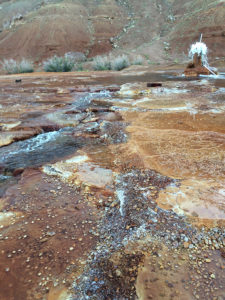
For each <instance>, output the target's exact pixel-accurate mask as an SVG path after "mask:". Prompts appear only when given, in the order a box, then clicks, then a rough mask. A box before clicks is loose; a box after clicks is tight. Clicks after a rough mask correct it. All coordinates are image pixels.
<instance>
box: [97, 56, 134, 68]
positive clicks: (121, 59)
mask: <svg viewBox="0 0 225 300" xmlns="http://www.w3.org/2000/svg"><path fill="white" fill-rule="evenodd" d="M129 65H130V61H129V58H128V56H127V55H125V54H122V55H119V56H117V57H113V56H112V55H108V56H96V57H95V58H94V59H93V68H94V70H96V71H104V70H115V71H120V70H122V69H124V68H127V67H129Z"/></svg>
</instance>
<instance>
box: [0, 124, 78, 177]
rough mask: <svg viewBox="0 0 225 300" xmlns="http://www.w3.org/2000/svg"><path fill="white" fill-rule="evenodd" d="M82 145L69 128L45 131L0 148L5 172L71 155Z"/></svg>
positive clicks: (1, 162) (0, 157)
mask: <svg viewBox="0 0 225 300" xmlns="http://www.w3.org/2000/svg"><path fill="white" fill-rule="evenodd" d="M82 146H83V142H82V141H81V139H78V138H73V136H72V135H71V130H70V129H68V128H67V129H62V130H59V131H53V132H48V133H43V134H40V135H38V136H36V137H33V138H31V139H28V140H25V141H19V142H15V143H13V144H11V145H9V146H7V147H2V148H0V165H2V166H3V170H4V172H5V173H7V172H12V171H13V170H15V169H18V168H26V167H29V166H32V167H37V166H41V165H43V164H45V163H47V162H52V161H54V160H56V159H57V158H61V157H65V156H66V155H70V154H72V153H74V152H76V151H77V149H79V148H80V147H82Z"/></svg>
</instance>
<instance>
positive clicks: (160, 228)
mask: <svg viewBox="0 0 225 300" xmlns="http://www.w3.org/2000/svg"><path fill="white" fill-rule="evenodd" d="M82 74H83V75H82ZM117 74H118V73H117ZM110 76H111V77H109V74H108V73H102V74H101V76H100V77H98V75H96V74H95V73H91V74H89V73H86V74H84V73H81V75H79V77H77V76H76V74H71V75H70V76H69V75H68V74H66V75H57V76H55V75H54V76H53V75H52V76H49V77H48V76H47V75H45V76H43V77H42V76H38V77H37V76H36V75H32V76H31V77H29V76H24V77H22V82H20V83H15V82H14V80H15V79H16V77H13V76H11V77H2V78H1V81H0V85H1V95H0V108H1V112H0V117H1V123H0V126H1V127H0V128H1V131H0V146H1V147H0V197H1V199H0V209H1V212H0V298H1V299H7V300H9V299H17V300H20V299H23V300H24V299H48V300H53V299H58V300H59V299H79V300H81V299H96V300H97V299H124V300H125V299H144V300H145V299H146V300H147V299H181V297H182V299H206V298H207V299H213V300H214V299H218V300H221V299H223V298H224V297H225V294H224V281H225V280H224V279H225V274H224V256H225V250H224V246H225V241H224V216H225V206H224V199H225V190H224V181H225V178H224V150H225V139H224V135H225V122H224V110H225V103H224V101H225V99H224V79H223V78H222V79H220V80H218V81H216V82H215V81H214V80H212V79H209V80H206V79H201V80H198V81H179V80H174V81H166V80H168V79H169V78H167V79H166V77H162V78H161V79H162V80H163V82H162V86H161V87H149V88H148V87H147V82H146V78H147V80H151V78H155V77H154V76H156V75H155V74H154V76H153V77H151V75H149V76H147V75H146V74H145V76H144V77H141V76H140V77H137V78H134V77H132V78H131V77H130V78H129V72H128V73H127V72H126V73H124V74H123V72H122V73H120V75H119V77H118V76H117V77H115V74H112V75H110ZM157 76H159V75H157ZM126 81H127V82H131V83H126V84H123V83H124V82H126ZM141 81H143V82H141ZM132 82H133V83H132ZM137 82H139V83H137Z"/></svg>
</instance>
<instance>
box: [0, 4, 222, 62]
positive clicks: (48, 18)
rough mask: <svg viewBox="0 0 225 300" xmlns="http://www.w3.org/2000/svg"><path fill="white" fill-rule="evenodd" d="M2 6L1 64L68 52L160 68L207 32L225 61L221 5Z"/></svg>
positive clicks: (182, 55) (209, 42)
mask: <svg viewBox="0 0 225 300" xmlns="http://www.w3.org/2000/svg"><path fill="white" fill-rule="evenodd" d="M0 4H1V6H0V7H1V9H0V28H1V33H0V59H3V58H11V57H12V58H19V57H26V58H31V59H33V60H35V61H36V62H39V61H41V60H43V59H44V58H46V57H49V56H51V55H53V54H59V55H62V54H64V53H66V52H68V51H82V52H84V53H85V54H87V55H88V56H89V57H91V56H95V55H97V54H102V53H106V52H109V51H112V50H113V51H130V50H132V51H134V52H138V53H141V54H145V55H147V56H148V59H149V60H150V61H154V62H165V61H168V60H171V59H172V60H174V58H175V57H176V58H177V57H179V59H181V60H182V59H184V58H185V55H186V53H187V48H188V47H189V45H190V43H192V42H193V41H195V40H196V39H197V38H198V37H199V34H200V33H201V32H202V33H203V35H204V39H205V42H206V43H207V45H208V46H209V48H210V49H211V53H210V54H211V57H214V58H216V57H220V58H221V57H223V56H224V53H223V46H224V44H225V43H224V33H225V25H224V19H225V4H224V1H221V0H220V1H208V0H207V1H203V0H198V1H184V0H180V1H174V0H153V1H148V0H141V1H135V0H93V1H90V0H74V1H73V0H64V1H60V0H55V1H54V0H52V1H41V0H32V1H27V0H19V1H13V0H11V1H0ZM167 43H168V44H167ZM156 53H157V56H156V55H155V54H156Z"/></svg>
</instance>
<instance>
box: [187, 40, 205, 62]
mask: <svg viewBox="0 0 225 300" xmlns="http://www.w3.org/2000/svg"><path fill="white" fill-rule="evenodd" d="M207 52H208V48H207V46H206V44H205V43H202V42H197V43H195V44H192V45H191V49H190V51H189V57H190V58H191V59H192V60H193V58H194V55H195V54H198V56H201V59H202V64H203V66H205V65H206V66H208V58H207Z"/></svg>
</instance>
